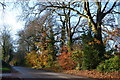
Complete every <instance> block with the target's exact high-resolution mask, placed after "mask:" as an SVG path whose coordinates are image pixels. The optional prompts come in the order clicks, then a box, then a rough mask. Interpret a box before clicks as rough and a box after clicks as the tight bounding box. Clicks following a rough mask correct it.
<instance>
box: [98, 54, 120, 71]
mask: <svg viewBox="0 0 120 80" xmlns="http://www.w3.org/2000/svg"><path fill="white" fill-rule="evenodd" d="M97 70H98V71H102V72H113V71H120V58H119V56H114V57H113V58H110V59H108V60H105V61H104V62H103V63H102V64H100V65H99V66H98V67H97Z"/></svg>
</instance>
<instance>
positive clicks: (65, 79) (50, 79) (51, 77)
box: [12, 67, 95, 80]
mask: <svg viewBox="0 0 120 80" xmlns="http://www.w3.org/2000/svg"><path fill="white" fill-rule="evenodd" d="M13 68H14V69H15V70H16V71H18V73H14V74H12V76H16V77H18V78H20V79H21V80H36V79H37V80H44V79H45V80H46V79H47V80H95V79H90V78H86V77H81V76H74V75H69V74H63V73H55V72H50V71H44V70H37V69H32V68H26V67H13Z"/></svg>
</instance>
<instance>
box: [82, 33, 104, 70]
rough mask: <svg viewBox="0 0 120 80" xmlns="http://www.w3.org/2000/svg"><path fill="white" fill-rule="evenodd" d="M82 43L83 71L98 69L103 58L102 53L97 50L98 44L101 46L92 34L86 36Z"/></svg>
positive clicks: (83, 37)
mask: <svg viewBox="0 0 120 80" xmlns="http://www.w3.org/2000/svg"><path fill="white" fill-rule="evenodd" d="M82 42H83V45H84V47H83V62H82V69H83V70H91V69H96V67H97V66H98V63H100V62H101V60H102V57H101V56H100V55H101V53H100V52H99V50H98V49H97V48H98V46H97V44H99V41H97V40H96V39H94V38H93V37H92V35H91V34H90V33H87V35H85V34H84V35H83V36H82Z"/></svg>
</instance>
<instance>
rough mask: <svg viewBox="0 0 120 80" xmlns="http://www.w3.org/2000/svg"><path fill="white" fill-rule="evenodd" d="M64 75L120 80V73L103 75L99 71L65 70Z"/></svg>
mask: <svg viewBox="0 0 120 80" xmlns="http://www.w3.org/2000/svg"><path fill="white" fill-rule="evenodd" d="M63 73H67V74H73V75H79V76H85V77H90V78H97V79H103V80H120V72H112V73H101V72H97V71H88V70H85V71H82V70H65V71H63Z"/></svg>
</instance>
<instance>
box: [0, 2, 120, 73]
mask: <svg viewBox="0 0 120 80" xmlns="http://www.w3.org/2000/svg"><path fill="white" fill-rule="evenodd" d="M16 4H17V5H19V7H22V12H23V13H22V15H21V16H20V17H21V19H23V20H24V21H26V23H25V27H24V29H22V30H20V31H18V34H17V35H18V36H19V37H18V40H17V41H16V45H17V46H14V44H13V41H12V39H11V36H10V34H9V30H6V27H5V28H4V30H3V31H2V32H1V33H2V34H1V35H0V37H1V46H2V54H3V60H4V61H6V62H8V63H10V64H11V65H15V66H16V65H17V66H27V67H32V68H36V69H41V68H54V69H56V70H73V69H76V70H98V71H103V72H112V71H120V40H119V39H120V25H118V23H119V22H118V23H117V19H118V14H119V13H120V12H119V11H118V6H120V4H119V2H118V0H115V1H113V2H112V1H111V0H108V1H106V2H99V0H96V2H88V0H83V1H82V0H81V1H74V0H73V1H72V0H71V1H69V2H67V1H66V2H62V1H61V2H59V1H58V2H57V1H56V2H39V1H36V2H32V1H25V2H19V3H17V2H16ZM16 4H15V5H16Z"/></svg>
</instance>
